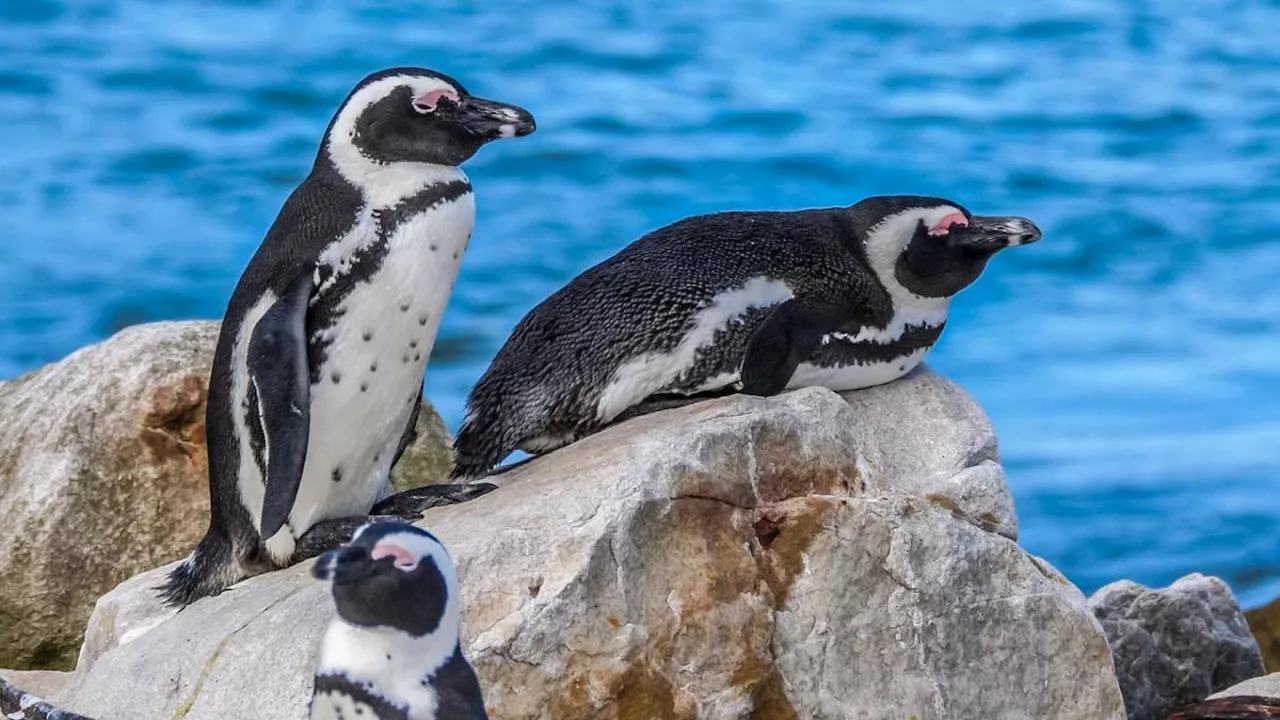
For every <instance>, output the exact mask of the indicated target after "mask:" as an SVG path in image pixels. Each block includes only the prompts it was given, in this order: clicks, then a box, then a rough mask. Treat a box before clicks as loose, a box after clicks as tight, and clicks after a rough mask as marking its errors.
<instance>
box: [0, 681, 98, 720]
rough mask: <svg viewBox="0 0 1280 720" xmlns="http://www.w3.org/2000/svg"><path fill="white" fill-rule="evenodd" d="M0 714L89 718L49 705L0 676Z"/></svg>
mask: <svg viewBox="0 0 1280 720" xmlns="http://www.w3.org/2000/svg"><path fill="white" fill-rule="evenodd" d="M0 715H3V716H4V717H5V718H6V719H7V720H90V718H86V717H84V716H83V715H76V714H75V713H69V712H66V711H65V710H62V709H60V708H58V707H56V706H53V705H50V704H49V703H48V702H47V701H45V699H44V698H42V697H40V696H38V695H36V694H35V693H33V692H32V691H30V690H25V689H23V688H21V687H17V686H15V685H12V684H10V683H9V682H8V681H7V680H5V679H4V678H0Z"/></svg>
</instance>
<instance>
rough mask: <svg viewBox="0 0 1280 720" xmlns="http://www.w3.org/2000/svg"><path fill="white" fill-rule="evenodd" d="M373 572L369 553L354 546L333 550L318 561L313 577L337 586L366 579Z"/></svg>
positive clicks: (313, 569) (313, 567)
mask: <svg viewBox="0 0 1280 720" xmlns="http://www.w3.org/2000/svg"><path fill="white" fill-rule="evenodd" d="M372 572H373V560H372V559H371V558H370V557H369V551H368V550H366V549H364V548H362V547H356V546H354V545H347V546H345V547H340V548H338V549H337V550H331V551H329V552H327V553H325V554H323V555H321V556H320V557H319V558H317V559H316V563H315V565H312V566H311V575H312V577H314V578H316V579H317V580H331V581H333V583H334V584H335V585H341V584H343V583H349V582H355V581H356V580H361V579H364V578H365V577H368V576H369V574H370V573H372Z"/></svg>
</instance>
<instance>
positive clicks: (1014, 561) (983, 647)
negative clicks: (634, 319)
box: [60, 371, 1123, 720]
mask: <svg viewBox="0 0 1280 720" xmlns="http://www.w3.org/2000/svg"><path fill="white" fill-rule="evenodd" d="M921 375H924V376H926V378H927V376H928V373H927V371H922V372H921V373H919V374H918V375H917V376H916V377H915V379H916V380H917V381H919V380H920V379H921V378H920V376H921ZM922 387H927V388H930V389H928V390H927V392H929V393H936V394H940V395H945V394H950V395H952V396H953V398H957V397H958V398H961V400H957V402H960V401H963V402H971V401H969V400H968V399H967V398H965V397H964V396H961V395H957V392H958V391H957V390H956V389H955V388H954V387H953V386H951V385H950V384H948V383H945V382H941V381H933V380H930V381H929V382H928V383H927V384H925V385H922ZM899 400H900V399H895V400H894V401H893V403H889V402H888V401H886V404H884V405H879V404H877V403H874V402H871V403H867V402H862V403H859V407H858V409H857V411H855V410H854V409H852V408H850V407H849V405H848V404H846V403H845V402H844V401H842V400H841V399H840V397H839V396H837V395H835V394H834V393H831V392H829V391H826V390H822V389H808V390H801V391H798V392H794V393H787V394H784V395H782V396H779V397H776V398H756V397H747V396H738V397H730V398H725V399H721V400H716V401H712V402H707V403H701V404H698V405H694V406H690V407H686V408H681V409H678V410H671V411H667V412H663V413H657V414H654V415H649V416H645V417H641V418H637V419H634V420H632V421H629V422H626V423H623V424H621V425H618V426H616V427H613V428H610V429H608V430H606V431H604V432H602V433H600V434H598V435H595V436H593V437H590V438H587V439H585V440H583V441H581V442H579V443H576V444H574V445H572V446H570V447H568V448H565V449H563V450H560V451H558V452H556V453H553V454H551V455H548V456H545V457H542V458H539V459H537V460H534V461H532V462H530V463H528V464H526V465H524V466H522V467H520V468H517V469H514V470H512V471H510V472H508V473H506V474H504V475H502V476H500V480H501V482H502V487H501V488H500V489H499V490H498V491H496V492H494V493H491V494H489V495H486V496H484V497H482V498H480V499H478V500H475V501H473V502H470V503H466V504H463V505H455V506H448V507H444V508H436V509H433V510H431V511H429V512H428V513H427V516H426V517H425V518H424V520H423V522H422V524H423V525H424V526H425V527H429V528H430V529H431V530H432V531H433V532H435V533H437V534H438V535H439V536H440V537H441V538H442V539H443V540H444V541H445V542H446V543H447V544H448V546H449V547H450V551H451V553H452V554H453V557H454V559H455V561H456V562H457V565H458V571H459V577H460V581H461V585H462V602H463V608H464V617H463V634H464V638H463V642H464V649H465V651H466V652H467V653H468V655H469V657H470V659H471V661H472V663H473V664H474V665H475V667H476V669H477V671H478V673H479V674H480V677H481V683H482V685H483V687H484V688H485V692H486V701H487V703H488V705H489V708H490V712H491V714H492V717H494V718H495V720H515V719H517V718H519V719H526V718H527V719H530V720H531V719H533V718H549V717H553V718H557V719H558V720H575V719H577V718H582V719H586V718H616V719H618V720H631V719H641V718H643V719H645V720H649V719H665V718H690V719H691V718H701V719H713V720H719V719H721V718H744V719H745V718H804V719H805V720H808V719H810V718H846V717H867V718H874V717H884V716H892V717H902V718H907V717H911V716H912V715H914V716H915V717H916V718H919V719H920V720H925V719H934V718H974V717H1034V718H1081V719H1082V720H1083V719H1088V720H1097V719H1099V718H1122V717H1123V707H1122V701H1121V697H1120V693H1119V689H1118V687H1117V685H1116V682H1115V677H1114V674H1113V670H1112V665H1111V654H1110V651H1109V650H1108V648H1107V644H1106V638H1105V636H1104V635H1103V633H1102V630H1101V628H1100V627H1099V625H1098V623H1097V622H1096V621H1095V620H1094V618H1093V616H1092V615H1091V614H1090V613H1089V611H1088V608H1087V606H1086V603H1085V599H1084V597H1083V596H1082V595H1081V594H1080V592H1079V591H1078V590H1076V589H1075V588H1074V587H1072V586H1071V585H1070V584H1069V583H1067V582H1066V581H1065V580H1063V578H1062V577H1061V576H1060V575H1058V574H1057V573H1056V572H1054V571H1053V570H1052V569H1051V568H1049V567H1047V566H1046V565H1044V564H1043V563H1042V562H1041V561H1037V560H1036V559H1034V558H1032V557H1030V556H1028V555H1026V554H1025V553H1023V552H1022V551H1021V550H1020V549H1019V548H1018V547H1017V545H1016V544H1015V543H1014V542H1013V541H1011V540H1009V539H1008V538H1006V537H1003V536H1001V535H999V534H997V533H994V532H989V531H988V530H984V529H983V526H984V525H991V523H984V522H983V521H982V520H981V519H980V518H977V519H975V518H974V517H971V513H970V510H969V509H968V508H966V507H965V505H964V501H963V499H964V498H965V497H968V495H967V493H969V492H970V491H971V490H972V488H970V487H969V486H968V485H967V484H966V479H965V478H966V477H973V476H975V475H977V474H976V473H972V472H970V471H969V470H970V468H969V467H960V468H956V469H954V470H953V471H952V473H951V474H950V475H948V474H947V471H946V470H945V468H942V467H936V466H933V465H932V464H931V463H930V462H927V461H926V462H922V463H918V464H913V465H912V466H911V467H912V470H911V475H910V477H904V478H901V481H902V482H901V483H897V482H896V479H895V478H893V477H891V476H890V475H889V474H888V473H889V472H890V471H891V469H892V468H894V467H902V464H901V461H898V460H892V459H890V460H884V458H893V457H895V455H894V453H893V452H892V451H888V450H887V449H885V448H872V447H869V446H867V445H865V444H864V442H865V438H867V437H874V436H875V431H874V430H868V429H867V426H868V425H870V426H872V427H883V428H889V427H892V426H893V423H892V421H891V420H890V418H891V417H896V416H897V413H899V412H900V408H899V407H898V406H897V405H896V404H895V403H897V402H898V401H899ZM935 401H937V402H944V401H945V402H950V400H947V399H946V398H936V399H935ZM908 424H909V423H908ZM911 434H912V433H911V432H910V431H904V432H903V433H902V434H901V436H897V437H895V438H894V440H895V442H903V441H904V440H905V441H907V442H911V440H910V439H909V438H910V436H911ZM961 435H963V436H964V438H963V439H964V443H965V446H966V447H967V446H969V445H981V444H982V443H984V442H986V441H985V440H981V439H975V438H972V437H969V435H968V434H965V433H961ZM960 454H961V455H964V453H960ZM939 455H940V457H942V458H943V460H944V461H945V462H948V463H950V462H952V459H950V458H952V457H953V456H952V455H949V454H948V453H946V452H940V453H939ZM876 457H878V458H881V460H880V461H876V462H879V464H878V465H877V464H876V462H873V461H872V458H876ZM969 457H974V458H976V461H977V463H978V464H979V465H980V464H982V463H985V462H988V461H990V462H994V456H993V455H992V456H987V455H986V454H982V455H980V456H979V455H969ZM895 463H899V464H897V465H895ZM993 469H994V468H993ZM876 473H880V475H879V477H877V476H876ZM957 474H959V475H962V477H961V478H959V479H957V478H956V477H955V475H957ZM922 475H923V476H924V477H923V478H922V477H921V476H922ZM982 481H984V482H985V481H987V480H985V479H984V480H982ZM901 488H906V489H905V490H903V489H901ZM948 493H954V496H952V495H949V494H948ZM957 497H958V498H960V499H957ZM1007 519H1008V520H1010V521H1011V520H1012V513H1011V511H1010V514H1009V516H1008V518H1007ZM164 571H165V569H164V568H161V569H159V570H156V571H153V572H151V573H147V574H144V575H141V576H138V577H136V578H133V579H131V580H130V581H128V582H126V583H124V584H123V585H121V586H120V587H119V588H117V589H116V590H114V591H112V592H111V593H109V594H108V595H107V596H105V597H103V598H102V599H101V601H100V602H99V603H98V605H97V608H96V610H95V614H94V618H93V621H92V623H91V628H90V636H91V638H94V640H93V642H87V643H86V645H85V651H84V653H82V655H81V658H80V665H79V667H78V669H77V674H76V678H75V681H74V682H71V683H68V687H70V688H72V690H71V691H69V692H68V693H67V694H66V695H65V696H64V697H63V698H60V699H62V700H63V701H64V702H65V703H66V704H67V706H68V707H69V708H70V709H72V710H79V711H82V712H84V711H89V710H92V711H93V714H94V715H95V717H98V718H101V720H111V719H112V718H126V717H128V718H134V717H173V716H175V715H178V714H180V715H181V716H183V717H185V718H186V719H187V720H199V719H201V718H227V717H264V716H268V715H269V716H270V717H273V718H285V719H288V718H301V717H303V716H304V708H305V704H306V701H307V698H308V696H309V692H310V684H311V673H312V663H313V659H314V651H315V646H316V643H317V641H318V639H319V636H320V634H321V633H322V631H323V628H324V627H325V624H326V622H327V621H328V619H329V617H330V614H331V612H332V610H331V603H330V601H329V598H328V597H327V589H326V587H325V586H324V585H322V584H320V583H317V582H315V581H313V580H311V579H310V578H309V575H308V573H309V563H305V564H303V565H300V566H297V567H293V568H289V569H287V570H283V571H279V572H274V573H270V574H268V575H264V576H260V577H257V578H253V579H251V580H248V581H246V582H244V583H242V584H240V585H238V586H236V587H235V588H232V589H230V590H228V591H227V592H225V593H223V594H222V595H219V596H217V597H214V598H208V599H205V600H202V601H200V602H198V603H196V604H194V605H192V606H190V607H188V608H187V609H186V610H184V611H182V612H181V613H177V614H176V615H175V614H174V613H172V612H169V611H164V610H162V609H161V608H160V607H159V605H158V603H157V602H156V600H155V598H154V595H153V594H151V593H149V592H147V588H148V587H149V586H151V585H154V584H155V582H157V580H158V579H159V578H160V577H161V575H162V574H163V572H164Z"/></svg>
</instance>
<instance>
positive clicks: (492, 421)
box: [449, 396, 519, 482]
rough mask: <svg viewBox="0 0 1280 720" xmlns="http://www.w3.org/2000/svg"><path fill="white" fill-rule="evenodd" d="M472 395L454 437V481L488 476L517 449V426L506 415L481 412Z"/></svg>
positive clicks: (452, 478) (452, 474)
mask: <svg viewBox="0 0 1280 720" xmlns="http://www.w3.org/2000/svg"><path fill="white" fill-rule="evenodd" d="M477 410H478V408H477V407H476V403H475V398H474V396H473V398H472V402H471V407H470V408H468V412H467V415H466V417H465V418H464V419H463V421H462V427H461V428H459V429H458V435H457V437H455V438H454V439H453V471H452V472H451V473H450V475H449V479H450V480H451V481H458V482H465V481H468V480H479V479H480V478H483V477H486V476H487V475H488V474H489V471H490V470H492V469H493V467H494V466H495V465H497V464H498V463H500V462H502V460H503V458H505V457H506V456H508V455H510V454H511V452H512V451H513V450H515V449H516V444H517V443H518V442H519V438H518V437H517V433H516V429H515V428H514V427H513V426H512V424H511V423H510V422H508V420H507V418H506V417H504V416H503V415H500V414H498V413H493V412H478V411H477Z"/></svg>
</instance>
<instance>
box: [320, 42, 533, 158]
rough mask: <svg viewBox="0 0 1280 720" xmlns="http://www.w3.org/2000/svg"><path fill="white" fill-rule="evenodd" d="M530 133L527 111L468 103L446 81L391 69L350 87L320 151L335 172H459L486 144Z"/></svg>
mask: <svg viewBox="0 0 1280 720" xmlns="http://www.w3.org/2000/svg"><path fill="white" fill-rule="evenodd" d="M535 128H536V125H535V124H534V120H533V115H532V114H530V113H529V111H528V110H525V109H524V108H521V107H517V106H515V105H510V104H507V103H502V102H496V101H493V100H485V99H483V98H478V97H476V96H474V95H471V94H470V93H468V92H467V90H466V88H464V87H462V84H461V83H459V82H458V81H457V80H454V79H453V78H451V77H449V76H447V75H443V74H441V73H438V72H435V71H433V70H427V69H425V68H407V67H404V68H391V69H389V70H382V71H380V72H376V73H373V74H372V75H369V76H368V77H366V78H364V79H363V80H361V81H360V82H359V83H358V84H357V85H356V86H355V88H354V89H353V90H352V91H351V93H350V94H349V95H348V96H347V99H346V100H345V101H344V102H343V103H342V106H341V107H340V108H338V112H337V113H336V114H335V115H334V116H333V120H331V121H330V123H329V129H328V131H327V132H326V134H325V145H326V147H327V149H328V151H329V155H330V157H331V159H332V160H333V162H334V163H335V164H336V165H337V166H338V167H339V169H344V168H348V167H350V166H355V165H361V164H364V163H373V164H375V165H388V164H392V163H404V162H413V163H429V164H433V165H446V166H456V165H460V164H462V163H463V162H464V161H466V160H467V159H468V158H470V157H471V156H472V155H475V154H476V151H478V150H479V149H480V146H481V145H484V144H485V143H487V142H489V141H490V140H497V139H499V138H510V137H522V136H524V135H528V134H529V133H531V132H533V131H534V129H535ZM322 154H323V150H322Z"/></svg>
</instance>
